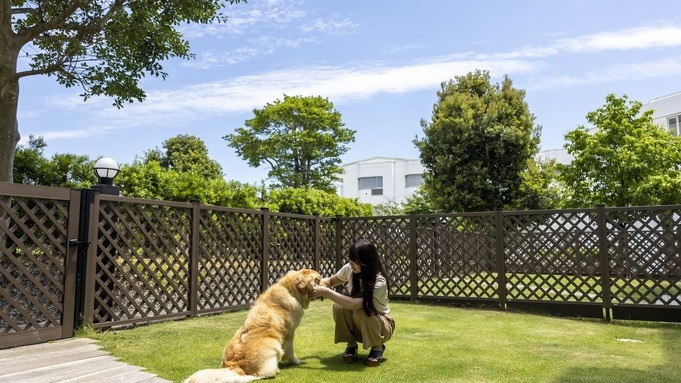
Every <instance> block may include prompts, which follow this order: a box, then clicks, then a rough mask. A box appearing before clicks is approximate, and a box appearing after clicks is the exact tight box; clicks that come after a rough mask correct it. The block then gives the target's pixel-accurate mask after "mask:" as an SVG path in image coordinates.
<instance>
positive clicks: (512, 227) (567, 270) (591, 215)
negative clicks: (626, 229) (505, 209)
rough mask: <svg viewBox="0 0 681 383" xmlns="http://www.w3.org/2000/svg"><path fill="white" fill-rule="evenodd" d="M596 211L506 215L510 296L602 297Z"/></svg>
mask: <svg viewBox="0 0 681 383" xmlns="http://www.w3.org/2000/svg"><path fill="white" fill-rule="evenodd" d="M595 218H596V216H595V212H593V211H592V212H579V211H576V212H570V211H566V212H563V213H561V214H555V213H548V214H541V213H539V214H537V213H521V214H517V215H507V216H505V217H504V229H505V233H504V249H505V255H506V257H505V258H506V265H505V267H506V279H507V286H508V287H507V291H508V296H507V298H508V299H509V300H514V299H517V300H538V301H552V302H600V301H602V300H601V297H600V289H601V281H600V275H598V274H599V272H600V269H599V258H598V233H597V226H596V219H595Z"/></svg>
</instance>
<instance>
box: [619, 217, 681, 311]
mask: <svg viewBox="0 0 681 383" xmlns="http://www.w3.org/2000/svg"><path fill="white" fill-rule="evenodd" d="M607 226H608V229H609V230H608V231H609V233H610V234H609V236H608V245H609V246H608V247H609V249H610V257H609V259H610V269H611V270H612V271H613V274H612V284H611V286H612V287H611V291H612V300H613V303H614V304H616V305H617V304H637V305H659V304H664V305H675V306H680V305H681V283H679V280H680V279H681V251H680V249H681V215H680V214H679V210H677V209H673V210H672V209H666V208H652V209H650V210H646V211H639V210H634V209H617V210H611V211H610V212H609V214H608V221H607Z"/></svg>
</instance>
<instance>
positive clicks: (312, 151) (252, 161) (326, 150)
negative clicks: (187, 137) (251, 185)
mask: <svg viewBox="0 0 681 383" xmlns="http://www.w3.org/2000/svg"><path fill="white" fill-rule="evenodd" d="M253 114H254V117H253V118H251V119H249V120H246V122H245V123H244V124H245V125H246V127H241V128H238V129H236V130H235V132H234V133H232V134H228V135H226V136H224V137H223V138H224V139H225V140H227V142H228V144H229V146H231V147H232V148H234V149H236V152H237V154H238V155H239V156H241V158H243V159H244V160H246V161H247V162H248V164H249V165H250V166H252V167H258V166H261V165H262V164H264V163H266V164H268V165H269V166H270V171H269V173H268V175H269V177H270V178H271V179H272V180H273V181H275V185H274V186H280V187H284V188H315V189H319V190H325V191H333V190H335V188H334V187H333V182H334V181H335V179H336V176H337V175H338V174H341V173H342V171H343V170H342V168H341V167H340V166H339V164H340V162H341V161H340V156H341V155H342V154H344V153H346V152H347V151H348V146H347V145H346V144H348V143H350V142H354V141H355V131H354V130H351V129H347V128H344V126H345V124H344V123H343V121H342V120H341V114H340V113H339V112H338V111H336V110H335V109H334V107H333V103H331V102H330V101H329V100H328V99H326V98H322V97H320V96H308V97H304V96H286V95H284V100H276V101H274V102H273V103H268V104H267V105H265V107H264V108H262V109H254V110H253Z"/></svg>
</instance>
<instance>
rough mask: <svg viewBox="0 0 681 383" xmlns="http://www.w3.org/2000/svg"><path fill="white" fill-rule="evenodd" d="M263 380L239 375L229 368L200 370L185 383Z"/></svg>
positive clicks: (231, 382)
mask: <svg viewBox="0 0 681 383" xmlns="http://www.w3.org/2000/svg"><path fill="white" fill-rule="evenodd" d="M258 379H262V377H261V376H254V375H239V374H237V373H236V372H234V371H232V370H230V369H229V368H209V369H206V370H199V371H197V372H195V373H193V374H192V376H190V377H188V378H187V379H185V381H184V383H245V382H251V381H253V380H258Z"/></svg>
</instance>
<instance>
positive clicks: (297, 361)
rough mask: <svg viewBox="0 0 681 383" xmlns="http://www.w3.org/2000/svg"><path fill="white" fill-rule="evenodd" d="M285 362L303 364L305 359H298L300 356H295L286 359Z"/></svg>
mask: <svg viewBox="0 0 681 383" xmlns="http://www.w3.org/2000/svg"><path fill="white" fill-rule="evenodd" d="M284 363H286V364H295V365H299V364H303V361H302V360H300V359H298V358H293V359H289V360H288V361H286V362H284Z"/></svg>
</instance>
